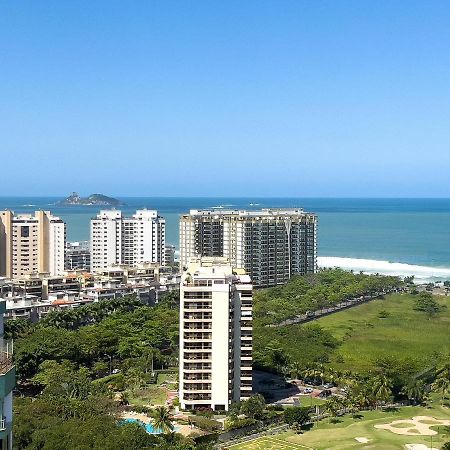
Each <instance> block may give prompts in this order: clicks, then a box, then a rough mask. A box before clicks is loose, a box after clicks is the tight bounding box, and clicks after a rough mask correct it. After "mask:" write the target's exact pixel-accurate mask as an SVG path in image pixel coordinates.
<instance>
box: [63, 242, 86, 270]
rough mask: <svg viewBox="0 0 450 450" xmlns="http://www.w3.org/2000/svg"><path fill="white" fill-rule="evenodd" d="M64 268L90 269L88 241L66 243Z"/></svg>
mask: <svg viewBox="0 0 450 450" xmlns="http://www.w3.org/2000/svg"><path fill="white" fill-rule="evenodd" d="M65 268H66V270H86V271H88V272H89V271H90V270H91V252H90V250H89V241H82V242H68V243H67V244H66V264H65Z"/></svg>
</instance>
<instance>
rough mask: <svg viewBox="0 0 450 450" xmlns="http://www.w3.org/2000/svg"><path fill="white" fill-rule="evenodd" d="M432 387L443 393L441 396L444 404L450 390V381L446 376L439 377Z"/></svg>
mask: <svg viewBox="0 0 450 450" xmlns="http://www.w3.org/2000/svg"><path fill="white" fill-rule="evenodd" d="M431 387H432V388H433V389H434V390H436V391H438V392H440V393H441V394H442V396H441V405H443V404H444V400H445V396H446V395H447V394H448V392H449V390H450V381H449V380H448V379H447V378H445V377H439V378H436V380H435V381H434V383H433V384H432V385H431Z"/></svg>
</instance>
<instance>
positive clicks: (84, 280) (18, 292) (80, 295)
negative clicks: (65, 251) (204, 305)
mask: <svg viewBox="0 0 450 450" xmlns="http://www.w3.org/2000/svg"><path fill="white" fill-rule="evenodd" d="M160 270H161V267H160V266H159V264H156V263H141V264H138V265H136V266H133V267H130V266H126V265H115V266H112V267H109V268H106V269H103V270H100V271H98V272H95V273H93V274H91V273H88V272H85V271H83V270H77V271H70V272H65V273H64V274H63V275H61V276H58V277H51V276H49V274H48V273H44V274H31V275H26V276H23V277H21V278H17V279H14V280H10V279H6V278H0V299H3V300H6V314H5V318H7V319H14V318H26V319H29V320H31V321H32V322H36V321H38V320H39V319H41V318H42V317H43V316H45V315H46V314H48V312H50V311H52V310H54V309H60V308H77V307H79V306H82V305H84V304H86V303H93V302H98V301H103V300H112V299H117V298H121V297H125V296H134V297H136V298H137V299H139V300H140V301H141V302H142V303H144V304H148V305H154V304H155V303H157V302H158V299H159V298H160V297H161V296H163V295H164V294H165V293H166V292H168V291H170V290H173V289H176V288H179V283H180V280H179V278H176V275H172V274H171V275H170V276H165V277H163V278H162V279H161V276H160ZM165 270H167V271H168V272H169V273H170V268H169V267H167V268H165ZM0 450H1V449H0Z"/></svg>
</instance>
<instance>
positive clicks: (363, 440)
mask: <svg viewBox="0 0 450 450" xmlns="http://www.w3.org/2000/svg"><path fill="white" fill-rule="evenodd" d="M355 441H358V442H359V443H360V444H367V443H368V442H369V439H367V438H365V437H357V438H355Z"/></svg>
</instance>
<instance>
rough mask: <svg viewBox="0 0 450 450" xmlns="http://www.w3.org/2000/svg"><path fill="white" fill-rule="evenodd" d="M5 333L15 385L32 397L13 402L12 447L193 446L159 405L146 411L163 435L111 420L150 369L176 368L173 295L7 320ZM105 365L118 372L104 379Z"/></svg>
mask: <svg viewBox="0 0 450 450" xmlns="http://www.w3.org/2000/svg"><path fill="white" fill-rule="evenodd" d="M7 332H8V333H9V335H10V336H14V337H15V344H16V345H15V347H16V352H15V359H16V367H17V373H18V376H19V382H20V385H19V388H20V389H21V392H22V391H27V392H28V391H30V388H32V389H31V392H34V393H35V395H34V398H32V397H27V398H21V399H20V398H19V399H16V400H15V402H14V410H15V411H14V413H15V420H14V431H13V432H14V446H15V448H16V449H20V450H21V449H26V450H34V449H36V450H37V449H40V450H47V449H49V450H50V449H52V450H54V449H56V450H59V449H60V450H72V449H73V450H80V449H81V450H84V449H86V450H87V449H93V450H94V449H98V450H100V449H101V450H104V449H105V450H113V449H114V450H115V449H117V450H119V449H123V448H126V449H131V450H133V449H136V450H137V449H150V448H151V449H167V450H168V449H180V450H181V449H191V448H194V447H195V445H194V442H193V441H192V440H188V439H185V438H183V437H182V436H180V435H178V434H174V433H170V430H171V428H172V423H171V416H170V415H169V414H168V412H167V411H166V410H165V409H164V408H160V409H159V410H158V409H156V410H155V411H154V415H155V416H154V421H155V424H156V425H157V426H160V427H161V428H162V429H164V430H165V431H166V433H165V434H164V435H160V436H152V435H149V434H148V433H147V432H146V431H145V430H144V428H143V427H140V426H138V425H135V424H124V425H122V424H120V422H118V418H119V416H118V414H119V412H120V408H121V405H124V404H127V403H128V400H127V396H128V392H130V393H133V392H134V391H135V390H136V389H139V388H140V387H141V386H143V385H145V384H148V383H152V382H154V377H153V375H152V370H151V369H152V368H161V367H166V366H168V365H173V364H174V363H176V359H177V349H178V308H177V298H176V296H174V295H169V296H167V297H166V298H165V299H164V300H163V301H162V302H161V303H160V304H158V305H156V306H155V307H149V306H145V305H142V304H141V303H140V302H137V301H136V300H135V299H133V298H124V299H120V300H113V301H105V302H100V303H97V304H94V305H88V306H84V307H80V308H78V309H76V310H60V311H55V312H52V313H51V314H49V315H48V316H47V317H46V318H45V319H43V320H42V321H41V322H39V323H38V324H35V325H32V324H30V323H28V322H25V321H18V322H7ZM113 368H114V369H115V370H117V371H119V373H115V374H110V372H111V371H112V369H113ZM152 413H153V412H152ZM195 448H200V447H198V446H197V447H195ZM204 448H207V446H205V447H204Z"/></svg>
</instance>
